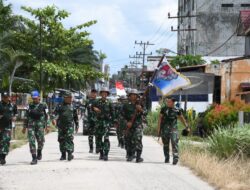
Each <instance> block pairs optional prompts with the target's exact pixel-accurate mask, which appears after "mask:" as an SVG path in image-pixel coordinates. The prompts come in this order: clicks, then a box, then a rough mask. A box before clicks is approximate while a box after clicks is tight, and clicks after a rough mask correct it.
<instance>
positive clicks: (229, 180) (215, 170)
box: [180, 142, 250, 190]
mask: <svg viewBox="0 0 250 190" xmlns="http://www.w3.org/2000/svg"><path fill="white" fill-rule="evenodd" d="M180 161H181V164H182V165H184V166H187V167H189V168H191V169H192V170H193V171H194V173H195V174H196V175H198V176H200V177H201V178H203V179H205V180H206V181H207V182H208V183H210V184H211V185H213V186H215V187H217V188H218V189H221V190H248V189H249V187H250V180H249V179H250V160H249V159H242V157H239V156H236V155H235V156H232V157H230V158H227V159H220V158H219V157H218V156H215V155H214V154H212V153H211V152H209V151H208V150H207V148H206V147H204V146H200V145H197V144H193V143H191V142H183V143H181V144H180Z"/></svg>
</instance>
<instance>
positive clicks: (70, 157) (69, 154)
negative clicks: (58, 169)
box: [68, 151, 74, 161]
mask: <svg viewBox="0 0 250 190" xmlns="http://www.w3.org/2000/svg"><path fill="white" fill-rule="evenodd" d="M73 159H74V155H73V154H72V152H71V151H69V152H68V161H71V160H73Z"/></svg>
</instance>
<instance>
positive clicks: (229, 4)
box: [221, 3, 234, 7]
mask: <svg viewBox="0 0 250 190" xmlns="http://www.w3.org/2000/svg"><path fill="white" fill-rule="evenodd" d="M221 7H234V4H233V3H228V4H221Z"/></svg>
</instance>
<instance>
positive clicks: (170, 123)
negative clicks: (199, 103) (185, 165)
mask: <svg viewBox="0 0 250 190" xmlns="http://www.w3.org/2000/svg"><path fill="white" fill-rule="evenodd" d="M160 113H161V114H162V116H163V117H162V121H161V126H160V127H161V137H162V142H163V151H164V156H165V159H166V160H169V143H170V141H171V145H172V151H173V158H174V160H175V161H178V159H179V155H178V140H179V137H178V128H177V119H178V116H180V115H181V111H180V110H179V109H177V108H168V107H167V106H163V107H162V108H161V112H160Z"/></svg>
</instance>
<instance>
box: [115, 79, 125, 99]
mask: <svg viewBox="0 0 250 190" xmlns="http://www.w3.org/2000/svg"><path fill="white" fill-rule="evenodd" d="M115 88H116V95H117V96H126V95H127V93H126V91H125V88H124V86H123V84H122V82H119V81H117V82H115Z"/></svg>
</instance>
